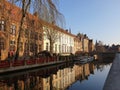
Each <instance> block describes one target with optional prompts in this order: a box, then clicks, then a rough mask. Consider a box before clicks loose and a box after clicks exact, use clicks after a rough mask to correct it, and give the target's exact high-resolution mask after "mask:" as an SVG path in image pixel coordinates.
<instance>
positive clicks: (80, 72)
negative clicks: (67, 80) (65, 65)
mask: <svg viewBox="0 0 120 90" xmlns="http://www.w3.org/2000/svg"><path fill="white" fill-rule="evenodd" d="M73 68H74V70H75V79H76V80H80V81H82V80H85V79H88V76H89V75H90V74H91V73H94V69H95V68H94V64H92V63H89V64H88V63H87V64H84V65H75V66H74V67H73Z"/></svg>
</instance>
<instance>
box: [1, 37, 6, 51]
mask: <svg viewBox="0 0 120 90" xmlns="http://www.w3.org/2000/svg"><path fill="white" fill-rule="evenodd" d="M4 49H5V43H4V39H3V38H0V50H4Z"/></svg>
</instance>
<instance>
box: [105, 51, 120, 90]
mask: <svg viewBox="0 0 120 90" xmlns="http://www.w3.org/2000/svg"><path fill="white" fill-rule="evenodd" d="M103 90H120V53H117V54H116V57H115V60H114V61H113V64H112V66H111V69H110V71H109V74H108V76H107V79H106V82H105V84H104V87H103Z"/></svg>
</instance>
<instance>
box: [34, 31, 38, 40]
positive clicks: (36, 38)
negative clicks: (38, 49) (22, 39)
mask: <svg viewBox="0 0 120 90" xmlns="http://www.w3.org/2000/svg"><path fill="white" fill-rule="evenodd" d="M34 35H35V36H34V37H35V40H38V33H37V32H35V34H34Z"/></svg>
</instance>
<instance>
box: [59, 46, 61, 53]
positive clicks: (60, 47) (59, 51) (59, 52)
mask: <svg viewBox="0 0 120 90" xmlns="http://www.w3.org/2000/svg"><path fill="white" fill-rule="evenodd" d="M59 53H61V45H59Z"/></svg>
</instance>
